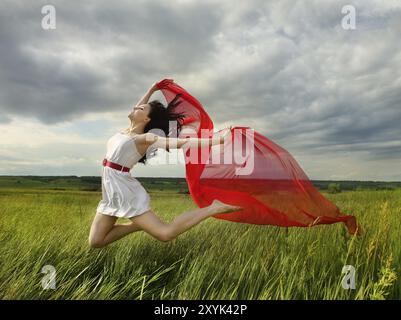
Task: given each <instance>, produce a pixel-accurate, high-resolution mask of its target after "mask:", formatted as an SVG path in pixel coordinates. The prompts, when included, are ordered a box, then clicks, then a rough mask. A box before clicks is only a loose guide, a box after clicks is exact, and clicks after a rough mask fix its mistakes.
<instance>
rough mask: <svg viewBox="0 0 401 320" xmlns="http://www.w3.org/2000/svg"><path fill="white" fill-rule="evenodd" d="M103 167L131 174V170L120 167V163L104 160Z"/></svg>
mask: <svg viewBox="0 0 401 320" xmlns="http://www.w3.org/2000/svg"><path fill="white" fill-rule="evenodd" d="M103 166H107V167H110V168H113V169H116V170H118V171H123V172H129V171H130V170H131V169H130V168H128V167H123V166H120V165H119V164H118V163H114V162H111V161H109V160H107V159H103Z"/></svg>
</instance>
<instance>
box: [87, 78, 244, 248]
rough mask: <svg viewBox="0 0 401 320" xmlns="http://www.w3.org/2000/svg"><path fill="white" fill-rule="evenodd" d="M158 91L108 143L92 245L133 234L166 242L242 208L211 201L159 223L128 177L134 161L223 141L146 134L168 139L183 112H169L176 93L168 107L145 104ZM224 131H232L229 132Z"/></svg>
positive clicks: (144, 194) (154, 88)
mask: <svg viewBox="0 0 401 320" xmlns="http://www.w3.org/2000/svg"><path fill="white" fill-rule="evenodd" d="M165 81H172V80H171V79H167V80H165ZM157 90H159V88H158V86H157V84H156V83H154V84H153V85H152V87H151V88H150V89H149V90H148V92H147V93H146V94H145V96H144V97H143V98H142V99H141V100H140V101H139V102H138V103H137V104H136V106H135V107H134V108H133V110H132V112H131V113H130V114H129V115H128V118H129V119H130V121H131V125H130V127H129V128H127V129H126V130H124V131H123V132H118V133H116V134H115V135H114V136H112V137H111V138H110V139H109V140H108V143H107V152H106V156H105V159H104V160H103V173H102V200H101V201H100V202H99V205H98V207H97V210H96V216H95V218H94V220H93V223H92V226H91V230H90V234H89V244H90V246H91V247H94V248H100V247H104V246H106V245H108V244H109V243H111V242H114V241H116V240H118V239H121V238H122V237H124V236H126V235H128V234H130V233H132V232H135V231H145V232H147V233H148V234H150V235H151V236H153V237H154V238H156V239H158V240H160V241H170V240H173V239H175V238H176V237H177V236H178V235H180V234H181V233H183V232H185V231H187V230H189V229H190V228H192V227H193V226H195V225H196V224H198V223H199V222H201V221H203V220H205V219H206V218H208V217H211V216H213V215H215V214H220V213H229V212H233V211H239V210H241V209H242V208H241V207H239V206H231V205H228V204H225V203H223V202H220V201H218V200H214V201H213V202H212V204H211V205H209V206H207V207H204V208H200V209H196V210H192V211H188V212H184V213H182V214H181V215H179V216H177V217H176V218H175V219H174V220H173V221H172V222H171V223H165V222H164V221H162V220H160V219H159V217H158V216H157V215H156V214H155V213H154V212H153V211H152V210H151V209H150V204H149V202H150V197H149V195H148V193H147V192H146V190H145V189H144V188H143V187H142V185H141V184H140V183H139V181H138V180H137V179H135V178H134V177H132V176H131V175H130V174H129V171H130V169H132V167H133V166H134V165H135V164H136V163H137V162H142V163H146V159H147V155H149V151H150V150H152V149H153V150H154V149H156V148H163V149H166V150H167V151H168V150H169V149H170V148H173V149H179V148H183V147H198V146H209V145H217V144H222V143H223V142H224V140H225V138H226V136H219V137H213V138H209V139H198V138H185V139H181V138H164V137H161V136H159V135H156V134H154V133H150V132H149V131H150V130H161V131H162V132H164V134H165V136H167V135H168V134H169V123H170V121H177V120H180V119H182V118H183V115H182V114H179V113H174V109H175V107H176V106H177V105H178V104H179V103H180V102H179V101H178V100H177V98H178V96H179V95H177V96H176V98H175V99H173V100H172V101H171V102H170V103H169V104H168V106H167V108H166V107H164V106H163V104H162V103H160V102H159V101H158V100H153V101H151V102H149V103H148V101H149V99H150V97H151V95H152V94H153V93H154V92H155V91H157ZM177 128H178V131H179V130H180V128H181V126H180V121H177ZM227 133H231V130H228V131H227ZM118 218H128V219H130V220H131V222H130V223H128V224H116V221H117V219H118Z"/></svg>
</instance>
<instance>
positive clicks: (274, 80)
mask: <svg viewBox="0 0 401 320" xmlns="http://www.w3.org/2000/svg"><path fill="white" fill-rule="evenodd" d="M46 4H48V2H47V1H16V0H12V1H4V0H3V1H1V2H0V134H1V139H0V154H1V157H0V174H1V175H78V176H91V175H97V176H100V174H101V168H102V167H101V161H102V159H103V156H104V154H105V151H106V142H107V139H108V138H109V137H110V136H112V135H113V134H114V133H115V132H117V131H119V130H122V129H124V128H126V127H128V125H129V119H128V118H127V116H128V113H129V112H130V110H131V108H132V106H133V105H134V104H135V103H136V102H137V101H138V100H139V99H140V98H141V96H142V95H143V94H144V93H145V92H146V90H147V89H148V87H149V86H150V85H151V84H152V83H153V82H155V81H158V80H160V79H163V78H172V79H174V80H175V82H177V83H178V84H179V85H181V86H182V87H184V88H185V89H187V90H188V91H189V92H190V93H191V94H192V95H194V96H195V97H196V98H197V99H198V100H199V101H200V102H201V103H202V104H203V106H204V108H205V109H206V111H207V112H208V113H209V115H210V116H211V118H212V119H213V121H214V123H215V127H216V129H221V128H223V127H226V126H228V125H244V126H250V127H252V128H253V129H255V130H257V131H259V132H260V133H262V134H263V135H265V136H267V137H268V138H269V139H271V140H273V141H275V142H276V143H278V144H279V145H281V146H282V147H284V148H285V149H286V150H288V151H289V152H290V153H291V154H292V155H293V156H294V157H295V159H296V160H297V161H298V162H299V164H300V165H301V167H302V168H303V169H304V170H305V172H306V173H307V175H308V176H309V178H311V179H327V180H328V179H338V180H340V179H342V180H388V181H395V180H397V181H399V180H401V161H400V160H401V74H400V70H401V41H400V39H401V2H400V1H398V0H394V1H392V0H384V1H383V0H381V1H379V0H360V1H338V0H336V1H334V0H329V1H318V0H315V1H294V0H280V1H256V0H254V1H233V0H227V1H222V0H216V1H183V0H181V1H149V0H144V1H98V0H96V1H76V2H75V1H52V2H51V4H52V5H54V7H55V9H56V29H49V30H46V29H43V28H42V18H43V17H44V14H42V13H41V9H42V6H43V5H46ZM344 5H352V6H354V8H355V9H356V25H355V27H356V28H355V29H350V30H349V29H344V28H343V26H342V19H343V17H344V16H345V15H346V13H342V11H341V10H342V7H343V6H344ZM155 98H161V96H158V95H156V96H155ZM131 174H132V175H133V176H138V177H140V176H184V166H183V165H169V166H168V165H162V166H155V165H149V166H144V165H142V164H138V165H137V166H135V168H134V169H133V170H132V171H131Z"/></svg>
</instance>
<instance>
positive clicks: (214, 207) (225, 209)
mask: <svg viewBox="0 0 401 320" xmlns="http://www.w3.org/2000/svg"><path fill="white" fill-rule="evenodd" d="M209 209H210V214H211V215H215V214H218V213H230V212H233V211H240V210H243V208H242V207H239V206H232V205H230V204H227V203H224V202H221V201H219V200H213V202H212V204H211V205H210V206H209Z"/></svg>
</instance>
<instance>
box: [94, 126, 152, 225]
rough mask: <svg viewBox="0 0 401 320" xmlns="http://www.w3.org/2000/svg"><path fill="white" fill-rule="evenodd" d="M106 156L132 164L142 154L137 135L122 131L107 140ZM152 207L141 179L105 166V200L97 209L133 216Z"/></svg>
mask: <svg viewBox="0 0 401 320" xmlns="http://www.w3.org/2000/svg"><path fill="white" fill-rule="evenodd" d="M105 158H106V159H107V160H109V161H111V162H114V163H117V164H119V165H122V166H124V167H128V168H131V169H132V167H133V166H134V165H135V164H136V163H137V162H138V160H140V159H141V158H142V155H141V154H140V153H139V152H138V150H137V148H136V145H135V140H134V137H130V136H128V135H126V134H123V133H121V132H118V133H116V134H115V135H113V136H112V137H111V138H110V139H109V140H108V141H107V152H106V156H105ZM148 210H150V197H149V194H148V193H147V192H146V190H145V188H144V187H143V186H142V185H141V183H140V182H139V181H138V180H137V179H135V178H134V177H132V176H131V174H130V173H129V172H124V171H119V170H116V169H113V168H110V167H107V166H103V171H102V200H100V202H99V204H98V206H97V209H96V212H98V213H102V214H106V215H110V216H115V217H119V218H131V217H134V216H138V215H140V214H142V213H145V212H146V211H148Z"/></svg>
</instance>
